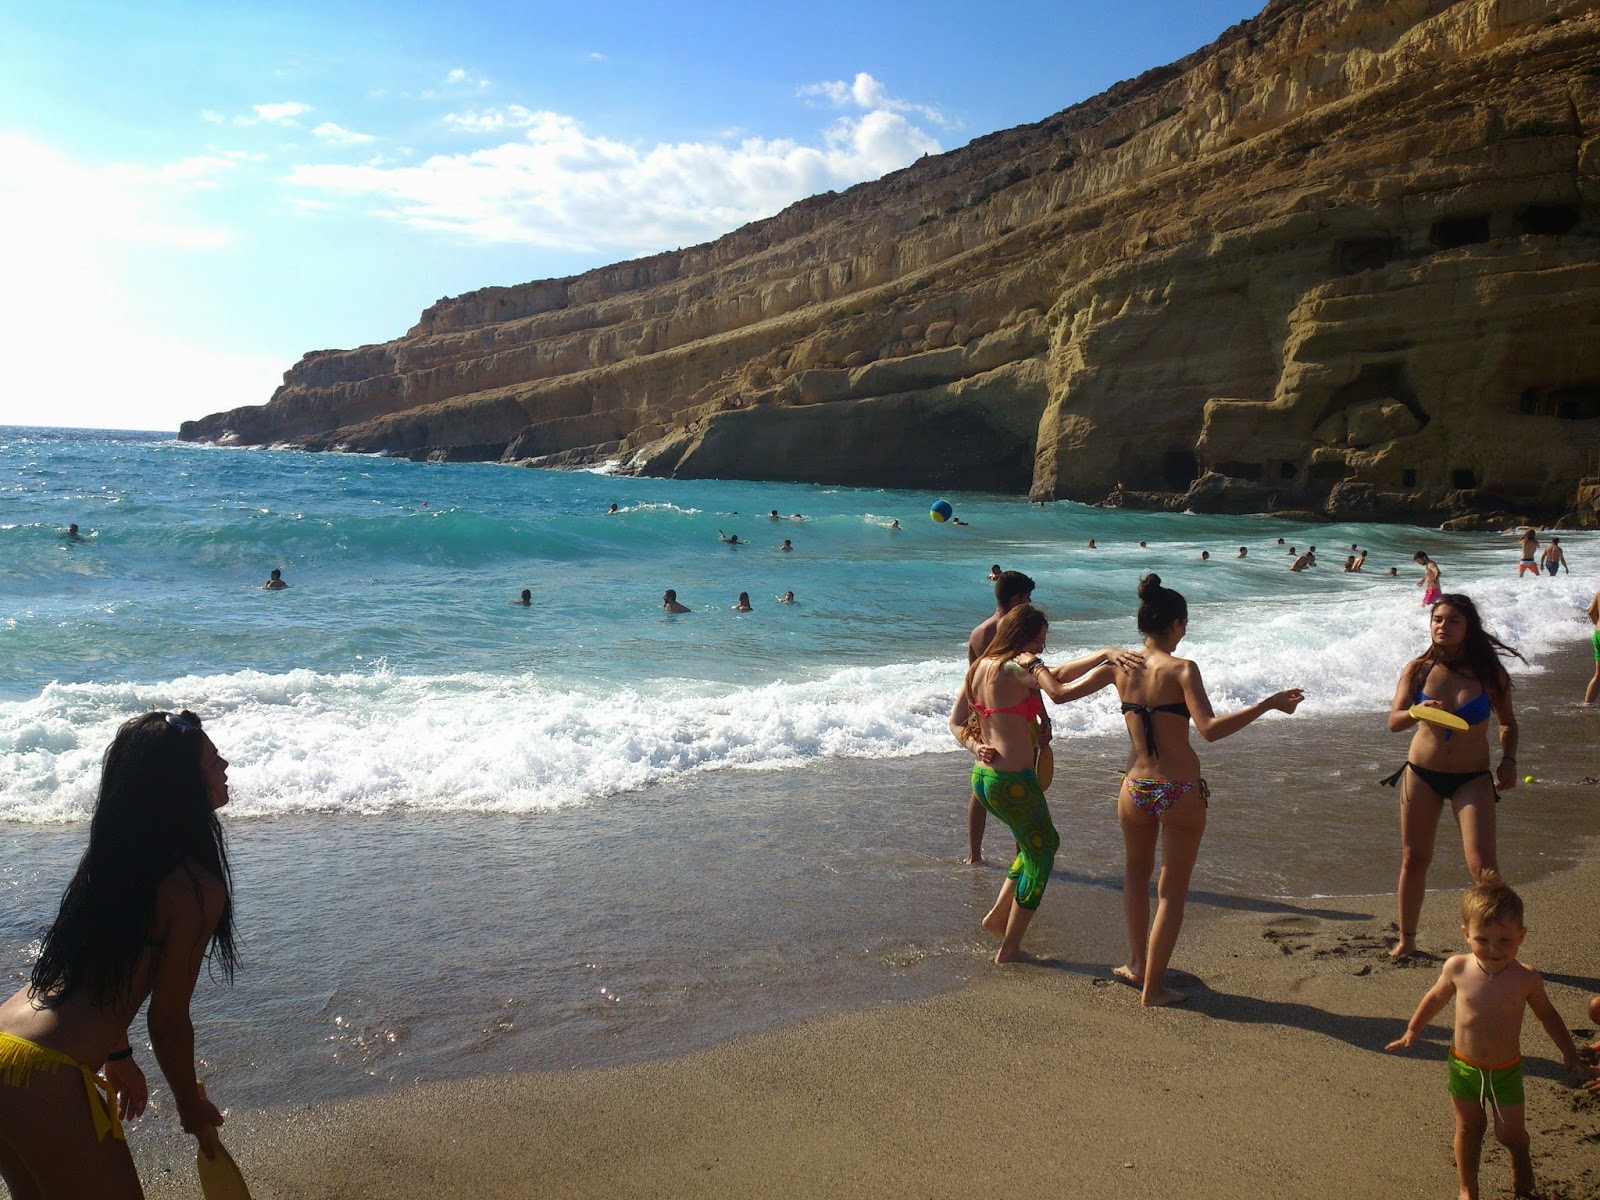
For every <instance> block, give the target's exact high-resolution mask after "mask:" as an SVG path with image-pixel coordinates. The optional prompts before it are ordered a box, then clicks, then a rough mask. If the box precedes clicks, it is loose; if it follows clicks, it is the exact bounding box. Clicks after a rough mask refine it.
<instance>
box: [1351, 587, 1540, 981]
mask: <svg viewBox="0 0 1600 1200" xmlns="http://www.w3.org/2000/svg"><path fill="white" fill-rule="evenodd" d="M1502 654H1512V655H1516V657H1518V658H1521V657H1522V656H1521V655H1520V654H1517V652H1516V651H1515V650H1513V649H1511V647H1509V646H1507V645H1506V644H1505V643H1504V642H1502V641H1500V640H1499V639H1498V638H1496V637H1494V636H1493V635H1491V634H1490V633H1488V632H1487V631H1486V630H1485V629H1484V627H1483V621H1482V619H1481V618H1480V617H1479V615H1478V609H1477V606H1476V605H1474V604H1473V603H1472V601H1471V599H1470V598H1468V597H1466V596H1463V595H1460V594H1459V593H1452V594H1450V595H1446V596H1441V597H1439V599H1438V600H1436V601H1435V602H1434V604H1433V607H1432V609H1431V610H1430V611H1429V616H1428V649H1427V650H1426V651H1425V652H1424V653H1422V654H1420V655H1418V656H1417V657H1416V658H1414V659H1412V660H1411V661H1410V662H1408V663H1407V664H1406V665H1405V668H1404V669H1403V670H1402V671H1401V672H1400V680H1399V682H1398V683H1397V684H1396V685H1395V691H1394V703H1393V704H1392V705H1391V706H1390V710H1389V730H1390V732H1391V733H1402V732H1405V731H1406V730H1410V731H1411V746H1410V748H1409V749H1408V751H1407V753H1406V761H1405V764H1404V765H1403V766H1402V767H1401V768H1400V769H1399V770H1398V771H1396V772H1395V773H1394V774H1393V775H1390V776H1389V777H1388V778H1386V779H1384V780H1383V781H1382V782H1383V783H1384V784H1386V785H1388V786H1391V787H1393V786H1395V785H1399V786H1400V843H1401V852H1400V882H1399V886H1398V888H1397V889H1396V890H1397V892H1398V907H1399V914H1400V937H1399V940H1398V941H1396V942H1395V945H1394V947H1393V949H1391V950H1390V951H1389V953H1390V954H1393V955H1395V956H1396V957H1401V956H1403V955H1407V954H1410V953H1411V952H1412V951H1413V950H1415V949H1416V935H1417V921H1418V920H1419V919H1420V917H1421V915H1422V901H1423V896H1424V894H1425V893H1426V891H1427V886H1428V865H1429V863H1430V862H1431V861H1432V859H1433V847H1434V842H1435V840H1436V838H1437V836H1438V832H1439V817H1440V815H1441V814H1442V813H1443V812H1444V805H1445V802H1446V801H1448V802H1449V803H1450V806H1451V808H1452V809H1453V810H1454V812H1455V815H1456V823H1457V824H1458V825H1459V826H1460V827H1461V848H1462V852H1463V853H1464V854H1465V856H1466V860H1467V870H1468V871H1470V872H1471V873H1472V877H1473V878H1474V879H1477V878H1478V877H1479V876H1481V875H1482V874H1483V872H1484V870H1485V869H1487V868H1490V867H1493V868H1494V869H1496V870H1498V869H1499V865H1500V864H1499V860H1498V857H1497V854H1496V848H1495V811H1494V806H1495V802H1496V801H1498V800H1499V798H1500V797H1499V792H1504V791H1509V790H1510V789H1511V788H1513V787H1515V786H1516V785H1517V719H1516V716H1515V715H1514V714H1513V713H1512V709H1511V677H1510V675H1508V674H1507V673H1506V669H1505V667H1504V665H1502V663H1501V662H1500V656H1501V655H1502ZM1418 705H1420V706H1421V707H1423V708H1436V709H1442V710H1444V711H1445V712H1449V713H1453V714H1454V715H1455V716H1457V717H1460V718H1461V719H1462V720H1463V721H1465V722H1466V723H1467V728H1465V729H1450V728H1447V727H1445V726H1443V725H1436V724H1432V723H1430V722H1427V721H1419V720H1418V719H1417V718H1416V717H1413V716H1412V715H1411V709H1412V707H1413V706H1418ZM1491 716H1494V717H1496V718H1497V719H1498V722H1499V726H1500V751H1501V758H1500V765H1499V767H1498V768H1497V769H1496V770H1495V771H1494V772H1493V773H1491V772H1490V770H1489V757H1490V755H1489V718H1490V717H1491ZM1497 789H1498V790H1497Z"/></svg>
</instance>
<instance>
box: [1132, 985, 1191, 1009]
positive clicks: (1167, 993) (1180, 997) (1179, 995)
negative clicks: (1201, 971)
mask: <svg viewBox="0 0 1600 1200" xmlns="http://www.w3.org/2000/svg"><path fill="white" fill-rule="evenodd" d="M1188 998H1189V993H1188V992H1175V991H1173V990H1172V989H1171V988H1167V987H1164V988H1161V989H1160V990H1159V991H1155V992H1146V993H1145V994H1144V996H1143V997H1141V999H1140V1001H1139V1003H1140V1004H1143V1005H1144V1006H1145V1007H1146V1008H1165V1007H1167V1005H1169V1004H1182V1003H1183V1002H1184V1001H1185V1000H1187V999H1188Z"/></svg>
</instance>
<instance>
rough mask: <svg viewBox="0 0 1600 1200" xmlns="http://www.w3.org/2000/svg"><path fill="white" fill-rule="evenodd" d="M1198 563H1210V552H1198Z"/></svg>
mask: <svg viewBox="0 0 1600 1200" xmlns="http://www.w3.org/2000/svg"><path fill="white" fill-rule="evenodd" d="M1200 561H1201V562H1210V561H1211V551H1209V550H1202V551H1200Z"/></svg>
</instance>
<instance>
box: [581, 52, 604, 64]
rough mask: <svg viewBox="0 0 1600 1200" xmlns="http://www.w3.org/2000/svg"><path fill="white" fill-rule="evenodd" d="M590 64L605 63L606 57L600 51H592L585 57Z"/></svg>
mask: <svg viewBox="0 0 1600 1200" xmlns="http://www.w3.org/2000/svg"><path fill="white" fill-rule="evenodd" d="M583 57H584V58H585V59H586V60H587V61H589V62H605V61H606V56H605V55H604V54H601V53H600V51H598V50H591V51H589V53H587V54H585V55H584V56H583Z"/></svg>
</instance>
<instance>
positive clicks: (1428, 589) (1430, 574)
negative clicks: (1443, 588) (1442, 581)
mask: <svg viewBox="0 0 1600 1200" xmlns="http://www.w3.org/2000/svg"><path fill="white" fill-rule="evenodd" d="M1411 561H1412V562H1414V563H1416V564H1417V565H1418V566H1420V567H1421V568H1422V578H1421V579H1419V580H1417V586H1418V587H1419V588H1421V589H1422V607H1423V608H1432V607H1433V606H1434V605H1435V604H1437V603H1439V596H1440V595H1441V594H1442V593H1441V592H1440V585H1439V564H1438V563H1436V562H1434V561H1433V559H1431V558H1429V557H1428V556H1427V555H1426V554H1425V553H1423V552H1422V551H1421V550H1418V551H1417V552H1416V553H1415V554H1413V555H1412V556H1411Z"/></svg>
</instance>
